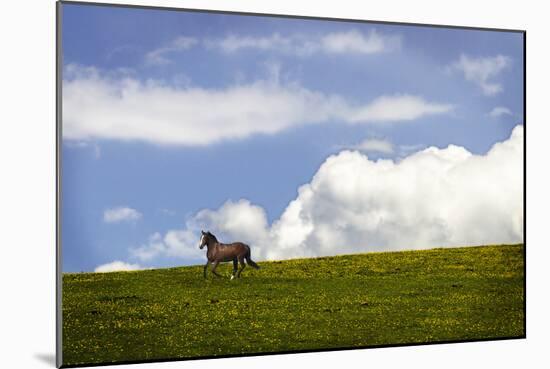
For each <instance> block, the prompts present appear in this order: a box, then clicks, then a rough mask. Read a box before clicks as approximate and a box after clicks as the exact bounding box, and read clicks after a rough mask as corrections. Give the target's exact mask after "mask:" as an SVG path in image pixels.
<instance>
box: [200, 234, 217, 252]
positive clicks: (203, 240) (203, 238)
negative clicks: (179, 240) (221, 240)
mask: <svg viewBox="0 0 550 369" xmlns="http://www.w3.org/2000/svg"><path fill="white" fill-rule="evenodd" d="M209 240H214V241H216V237H215V236H214V235H213V234H212V233H210V232H209V231H206V232H205V231H201V239H200V241H199V248H200V249H201V250H202V249H203V248H204V246H207V245H208V241H209Z"/></svg>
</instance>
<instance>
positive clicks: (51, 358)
mask: <svg viewBox="0 0 550 369" xmlns="http://www.w3.org/2000/svg"><path fill="white" fill-rule="evenodd" d="M34 358H35V359H37V360H40V361H41V362H43V363H45V364H48V365H49V366H51V367H54V368H55V364H56V363H55V354H34Z"/></svg>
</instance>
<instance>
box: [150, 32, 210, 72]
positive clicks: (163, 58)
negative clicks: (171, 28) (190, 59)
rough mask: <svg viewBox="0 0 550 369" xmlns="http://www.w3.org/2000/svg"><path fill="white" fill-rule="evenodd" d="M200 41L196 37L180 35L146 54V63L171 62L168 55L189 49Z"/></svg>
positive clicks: (159, 63) (160, 63)
mask: <svg viewBox="0 0 550 369" xmlns="http://www.w3.org/2000/svg"><path fill="white" fill-rule="evenodd" d="M198 42H199V40H198V39H196V38H194V37H187V36H180V37H178V38H176V39H174V40H172V41H171V42H169V43H168V44H166V45H164V46H162V47H159V48H158V49H155V50H152V51H150V52H148V53H147V54H146V55H145V63H146V64H148V65H166V64H169V63H171V62H172V61H171V59H169V58H168V55H170V54H172V53H174V52H178V51H183V50H188V49H190V48H192V47H193V46H195V45H196V44H198Z"/></svg>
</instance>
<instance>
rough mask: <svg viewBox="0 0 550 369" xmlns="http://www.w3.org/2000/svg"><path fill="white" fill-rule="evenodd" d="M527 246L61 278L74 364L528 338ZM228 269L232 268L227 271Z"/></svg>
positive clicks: (67, 348)
mask: <svg viewBox="0 0 550 369" xmlns="http://www.w3.org/2000/svg"><path fill="white" fill-rule="evenodd" d="M523 263H524V260H523V245H503V246H483V247H467V248H453V249H433V250H424V251H406V252H391V253H369V254H359V255H346V256H336V257H323V258H316V259H296V260H288V261H275V262H262V263H259V264H260V266H261V267H262V269H260V270H253V269H252V268H246V270H245V271H244V272H243V278H241V279H240V280H234V281H230V280H229V278H223V279H215V277H214V276H212V275H211V274H209V279H208V280H204V279H203V276H202V266H192V267H181V268H171V269H156V270H144V271H137V272H118V273H105V274H99V273H79V274H65V275H63V361H64V364H65V365H78V364H85V363H87V364H90V363H101V362H115V361H142V360H159V359H166V358H191V357H197V356H218V355H233V354H250V353H260V352H280V351H295V350H311V349H330V348H342V347H348V348H351V347H358V346H377V345H387V344H407V343H421V342H436V341H457V340H470V339H491V338H505V337H521V336H524V334H525V331H524V300H523V298H524V275H523V271H524V264H523ZM218 271H220V272H221V273H222V274H225V275H227V276H229V274H230V265H223V267H220V268H218Z"/></svg>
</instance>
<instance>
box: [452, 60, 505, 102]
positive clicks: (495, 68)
mask: <svg viewBox="0 0 550 369" xmlns="http://www.w3.org/2000/svg"><path fill="white" fill-rule="evenodd" d="M511 62H512V60H511V58H510V57H508V56H504V55H497V56H493V57H480V58H471V57H469V56H467V55H464V54H463V55H461V56H460V59H459V60H458V62H456V63H454V64H453V65H452V67H451V69H457V70H460V71H462V73H463V74H464V78H466V80H468V81H470V82H473V83H475V84H477V85H478V86H479V87H480V88H481V90H482V92H483V94H484V95H487V96H492V95H496V94H498V93H499V92H501V91H502V85H501V84H500V83H497V82H495V81H494V78H495V77H496V76H498V75H499V74H500V73H501V72H502V71H503V70H504V69H505V68H507V67H509V66H510V65H511Z"/></svg>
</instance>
